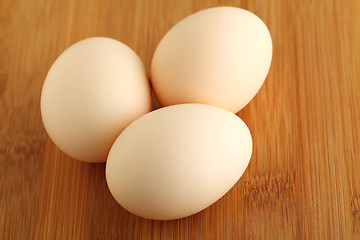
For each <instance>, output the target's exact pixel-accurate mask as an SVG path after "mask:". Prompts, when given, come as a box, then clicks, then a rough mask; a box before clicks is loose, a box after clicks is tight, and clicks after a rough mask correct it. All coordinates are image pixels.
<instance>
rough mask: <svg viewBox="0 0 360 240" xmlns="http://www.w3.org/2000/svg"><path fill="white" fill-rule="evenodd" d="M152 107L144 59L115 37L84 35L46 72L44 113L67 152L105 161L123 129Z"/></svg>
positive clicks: (48, 128) (50, 130) (53, 136)
mask: <svg viewBox="0 0 360 240" xmlns="http://www.w3.org/2000/svg"><path fill="white" fill-rule="evenodd" d="M150 110H151V91H150V84H149V81H148V79H147V75H146V72H145V68H144V66H143V63H142V62H141V60H140V58H139V57H138V56H137V55H136V54H135V53H134V52H133V51H132V50H131V49H130V48H129V47H127V46H126V45H124V44H123V43H121V42H119V41H116V40H114V39H110V38H105V37H95V38H89V39H85V40H82V41H80V42H78V43H76V44H74V45H72V46H71V47H69V48H68V49H67V50H66V51H64V52H63V53H62V54H61V55H60V56H59V57H58V59H57V60H56V61H55V63H54V64H53V65H52V67H51V69H50V71H49V73H48V74H47V76H46V79H45V82H44V86H43V89H42V94H41V114H42V119H43V122H44V126H45V128H46V131H47V132H48V134H49V136H50V138H51V139H52V140H53V141H54V143H55V144H56V145H57V146H58V147H59V148H60V149H61V150H62V151H64V152H65V153H66V154H68V155H70V156H71V157H73V158H75V159H78V160H81V161H85V162H104V161H106V158H107V154H108V152H109V150H110V148H111V146H112V144H113V143H114V141H115V139H116V138H117V136H118V135H119V134H120V132H121V131H122V130H123V129H124V128H125V127H126V126H127V125H128V124H130V123H131V122H132V121H133V120H135V119H137V118H138V117H140V116H141V115H143V114H145V113H147V112H149V111H150Z"/></svg>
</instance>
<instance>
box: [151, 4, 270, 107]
mask: <svg viewBox="0 0 360 240" xmlns="http://www.w3.org/2000/svg"><path fill="white" fill-rule="evenodd" d="M271 57H272V42H271V36H270V33H269V30H268V29H267V27H266V25H265V24H264V23H263V21H261V19H260V18H258V17H257V16H256V15H254V14H253V13H251V12H249V11H246V10H244V9H241V8H236V7H215V8H210V9H206V10H203V11H200V12H197V13H195V14H192V15H190V16H188V17H187V18H185V19H183V20H182V21H180V22H179V23H178V24H176V25H175V26H174V27H173V28H171V29H170V30H169V31H168V32H167V33H166V35H165V36H164V37H163V38H162V40H161V41H160V43H159V45H158V46H157V48H156V51H155V53H154V56H153V59H152V65H151V82H152V86H153V89H154V92H155V94H156V97H157V98H158V100H159V102H160V104H162V105H163V106H169V105H173V104H179V103H204V104H210V105H214V106H218V107H221V108H224V109H227V110H229V111H232V112H238V111H239V110H240V109H242V108H243V107H244V106H245V105H246V104H247V103H248V102H249V101H250V100H251V99H252V98H253V97H254V96H255V95H256V93H257V92H258V90H259V89H260V87H261V86H262V84H263V82H264V80H265V78H266V76H267V74H268V71H269V68H270V63H271Z"/></svg>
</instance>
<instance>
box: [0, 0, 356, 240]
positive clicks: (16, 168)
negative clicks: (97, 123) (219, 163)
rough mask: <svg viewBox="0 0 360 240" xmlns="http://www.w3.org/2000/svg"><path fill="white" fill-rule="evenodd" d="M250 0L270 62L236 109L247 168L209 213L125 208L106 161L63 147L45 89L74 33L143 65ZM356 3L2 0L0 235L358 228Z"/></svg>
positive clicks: (332, 234)
mask: <svg viewBox="0 0 360 240" xmlns="http://www.w3.org/2000/svg"><path fill="white" fill-rule="evenodd" d="M220 5H232V6H238V7H242V8H245V9H248V10H250V11H252V12H253V13H255V14H257V15H258V16H259V17H260V18H262V19H263V21H264V22H265V23H266V24H267V26H268V27H269V29H270V32H271V34H272V38H273V45H274V55H273V62H272V66H271V69H270V72H269V75H268V78H267V80H266V81H265V83H264V85H263V87H262V88H261V90H260V91H259V93H258V94H257V96H256V97H255V98H254V100H253V101H252V102H251V103H250V104H249V105H248V106H247V107H246V108H244V109H243V110H242V111H241V112H240V113H239V114H238V115H239V116H240V117H241V118H242V119H243V120H244V121H245V122H246V124H247V125H248V126H249V128H250V131H251V133H252V135H253V141H254V152H253V156H252V159H251V162H250V165H249V167H248V168H247V170H246V172H245V174H244V175H243V176H242V178H241V179H240V180H239V181H238V183H237V184H236V185H235V186H234V187H233V188H232V189H231V190H230V191H229V192H228V193H227V194H226V195H225V196H224V197H223V198H221V199H220V200H219V201H217V202H216V203H215V204H213V205H212V206H211V207H209V208H207V209H205V210H204V211H202V212H200V213H198V214H195V215H193V216H191V217H187V218H184V219H180V220H174V221H150V220H146V219H142V218H139V217H137V216H135V215H133V214H131V213H129V212H127V211H126V210H125V209H123V208H122V207H120V206H119V205H118V204H117V203H116V202H115V200H114V199H113V198H112V196H111V195H110V192H109V190H108V188H107V186H106V181H105V173H104V170H105V164H87V163H82V162H79V161H76V160H74V159H71V158H70V157H68V156H66V155H65V154H63V153H62V152H61V151H60V150H58V149H57V148H56V147H55V145H54V144H53V143H52V141H51V140H50V139H49V137H48V136H47V134H46V133H45V130H44V127H43V125H42V122H41V116H40V108H39V102H40V92H41V87H42V84H43V81H44V79H45V76H46V73H47V71H48V70H49V68H50V66H51V65H52V63H53V62H54V60H55V59H56V57H57V56H58V55H59V54H60V53H61V52H62V51H64V50H65V49H66V48H67V47H68V46H70V45H71V44H73V43H75V42H77V41H79V40H81V39H83V38H87V37H91V36H107V37H111V38H115V39H117V40H120V41H122V42H124V43H125V44H127V45H128V46H130V47H131V48H132V49H133V50H134V51H135V52H136V53H137V54H138V55H139V56H140V57H141V59H142V60H143V61H144V64H145V66H146V68H147V70H149V66H150V62H151V58H152V54H153V52H154V50H155V47H156V45H157V43H158V42H159V41H160V39H161V37H162V36H163V35H164V34H165V33H166V31H167V30H169V29H170V28H171V27H172V26H173V25H174V24H175V23H177V22H178V21H179V20H181V19H182V18H184V17H185V16H187V15H189V14H191V13H193V12H195V11H198V10H201V9H204V8H208V7H213V6H220ZM359 13H360V1H357V0H353V1H350V0H346V1H345V0H343V1H341V0H328V1H316V0H313V1H310V0H304V1H290V0H289V1H280V0H279V1H277V0H274V1H270V0H269V1H261V0H258V1H251V0H248V1H246V0H243V1H231V0H228V1H225V0H224V1H212V0H204V1H190V0H187V1H167V0H157V1H147V0H144V1H86V0H79V1H70V0H63V1H60V0H59V1H47V0H34V1H29V0H0V239H151V238H152V239H360V175H359V174H358V173H360V14H359Z"/></svg>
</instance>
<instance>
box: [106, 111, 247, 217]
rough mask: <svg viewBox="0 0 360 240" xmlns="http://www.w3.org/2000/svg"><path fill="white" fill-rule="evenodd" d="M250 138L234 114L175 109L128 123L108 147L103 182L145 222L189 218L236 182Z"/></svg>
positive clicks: (117, 198)
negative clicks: (109, 148)
mask: <svg viewBox="0 0 360 240" xmlns="http://www.w3.org/2000/svg"><path fill="white" fill-rule="evenodd" d="M251 153H252V138H251V134H250V132H249V130H248V128H247V126H246V125H245V123H244V122H243V121H242V120H241V119H240V118H239V117H237V116H236V115H235V114H233V113H231V112H229V111H226V110H223V109H220V108H217V107H213V106H209V105H203V104H180V105H174V106H170V107H166V108H161V109H158V110H156V111H153V112H151V113H148V114H146V115H144V116H142V117H141V118H139V119H137V120H136V121H134V122H133V123H131V124H130V125H129V126H128V127H127V128H126V129H125V130H124V131H123V132H122V133H121V134H120V136H119V137H118V138H117V140H116V141H115V143H114V145H113V146H112V148H111V150H110V153H109V156H108V160H107V163H106V179H107V183H108V186H109V189H110V191H111V193H112V195H113V196H114V198H115V199H116V201H117V202H118V203H119V204H120V205H121V206H123V207H124V208H125V209H127V210H128V211H130V212H132V213H134V214H136V215H138V216H141V217H144V218H149V219H157V220H169V219H177V218H182V217H186V216H189V215H192V214H194V213H197V212H199V211H201V210H202V209H204V208H206V207H208V206H210V205H211V204H213V203H214V202H215V201H216V200H218V199H219V198H221V197H222V196H223V195H224V194H225V193H226V192H227V191H228V190H229V189H230V188H231V187H232V186H233V185H234V184H235V183H236V182H237V181H238V179H239V178H240V177H241V175H242V174H243V172H244V171H245V169H246V167H247V165H248V163H249V161H250V157H251Z"/></svg>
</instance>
